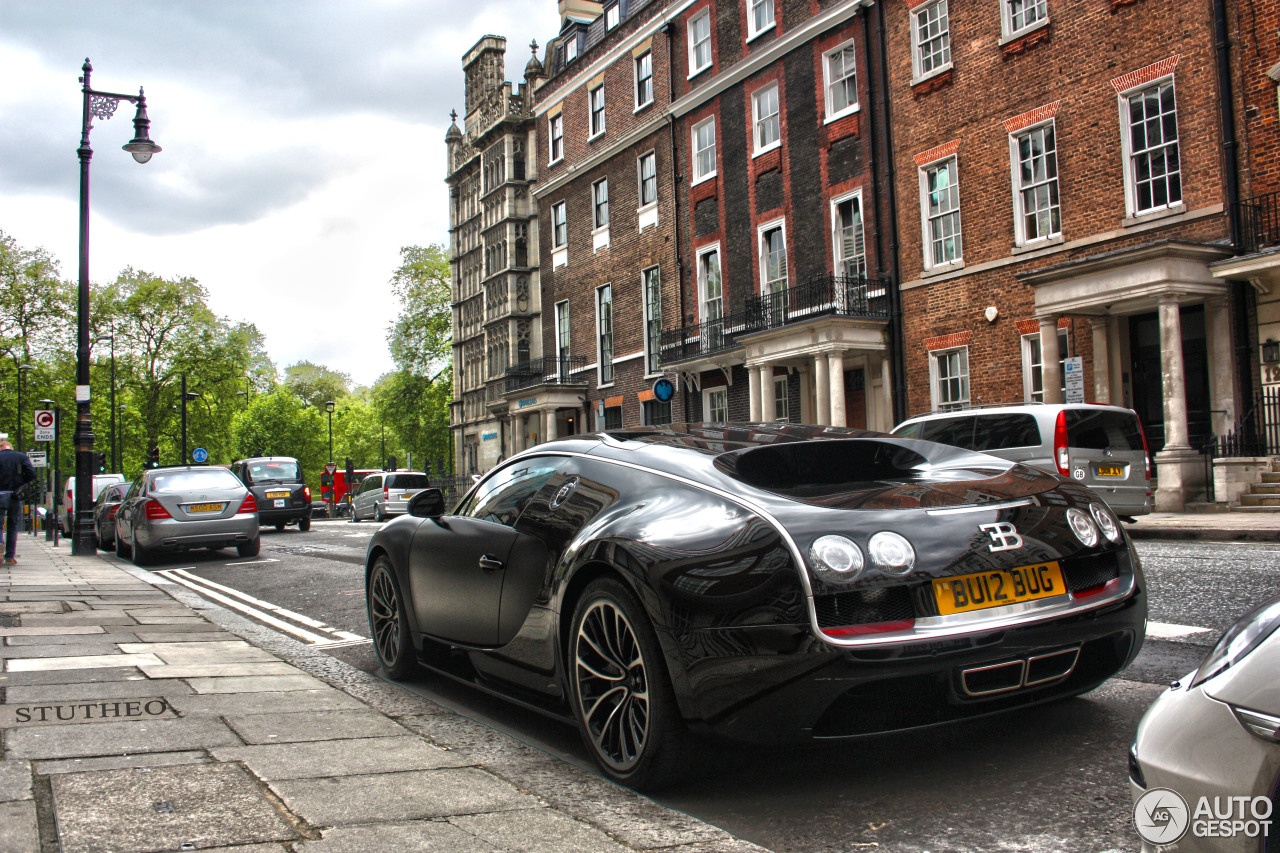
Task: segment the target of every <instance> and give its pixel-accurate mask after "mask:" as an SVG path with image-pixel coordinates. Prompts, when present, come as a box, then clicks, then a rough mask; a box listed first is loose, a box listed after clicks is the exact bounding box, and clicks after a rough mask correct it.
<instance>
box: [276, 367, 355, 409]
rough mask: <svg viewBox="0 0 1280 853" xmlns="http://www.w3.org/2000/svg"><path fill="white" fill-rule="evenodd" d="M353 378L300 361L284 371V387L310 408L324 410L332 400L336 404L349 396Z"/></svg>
mask: <svg viewBox="0 0 1280 853" xmlns="http://www.w3.org/2000/svg"><path fill="white" fill-rule="evenodd" d="M350 385H351V377H350V376H348V375H347V374H345V373H339V372H338V371H336V370H330V369H329V368H327V367H325V366H324V365H323V364H312V363H311V362H309V361H300V362H298V363H297V364H291V365H289V366H288V367H286V368H285V369H284V386H285V387H286V388H288V389H289V390H290V391H292V392H293V394H294V396H296V397H297V398H298V399H299V400H302V401H303V402H305V403H306V404H307V405H309V406H315V407H317V408H320V409H323V408H324V404H325V403H327V402H328V401H330V400H333V401H334V402H335V403H336V402H337V401H338V400H341V399H342V398H343V397H345V396H347V394H348V393H349V392H348V390H347V389H348V388H349V387H350Z"/></svg>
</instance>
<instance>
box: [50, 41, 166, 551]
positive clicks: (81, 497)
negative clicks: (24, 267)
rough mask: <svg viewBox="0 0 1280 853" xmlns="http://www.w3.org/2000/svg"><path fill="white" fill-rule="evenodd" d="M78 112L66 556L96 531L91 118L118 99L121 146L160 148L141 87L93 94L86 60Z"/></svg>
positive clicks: (143, 158)
mask: <svg viewBox="0 0 1280 853" xmlns="http://www.w3.org/2000/svg"><path fill="white" fill-rule="evenodd" d="M81 71H83V72H84V76H82V77H81V78H80V82H81V83H82V84H83V87H82V91H83V93H84V110H83V113H82V119H81V123H80V147H79V149H77V150H76V154H77V156H79V158H80V286H79V310H78V311H77V314H76V431H75V448H76V495H75V507H76V517H75V534H74V536H73V537H72V539H71V553H72V554H84V555H92V554H96V553H97V551H98V542H97V533H95V532H94V529H93V418H92V415H91V413H90V411H89V161H90V160H92V159H93V149H92V148H90V147H89V131H90V130H92V129H93V121H92V119H94V118H97V119H101V120H103V121H105V120H106V119H109V118H111V117H112V116H113V115H115V112H116V107H118V106H120V102H121V101H128V102H129V103H131V104H136V105H137V107H138V110H137V112H136V113H134V116H133V131H134V135H133V139H132V140H130V141H129V143H128V144H127V145H125V146H123V147H124V150H125V151H128V152H129V153H130V154H132V155H133V159H134V160H137V161H138V162H139V163H145V162H147V161H148V160H150V159H151V155H152V154H155V153H157V152H159V151H160V146H158V145H156V144H155V143H154V142H152V141H151V139H150V137H149V136H148V135H147V134H148V128H150V126H151V120H150V119H149V118H147V97H146V95H145V94H144V93H143V91H142V89H141V88H139V89H138V94H137V95H119V94H116V93H113V92H99V91H96V90H94V89H93V88H92V87H91V86H90V85H89V75H90V74H91V73H92V72H93V66H92V65H90V64H89V60H88V59H87V58H86V59H85V61H84V66H83V67H82V68H81Z"/></svg>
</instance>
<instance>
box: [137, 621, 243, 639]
mask: <svg viewBox="0 0 1280 853" xmlns="http://www.w3.org/2000/svg"><path fill="white" fill-rule="evenodd" d="M175 627H179V628H180V627H181V626H174V625H147V626H145V627H143V626H138V630H136V631H134V632H133V633H134V636H136V637H137V638H138V642H140V643H220V642H222V638H223V637H225V636H227V635H226V634H225V633H223V632H222V631H205V630H199V629H196V628H195V626H193V627H192V628H190V629H187V628H182V630H181V631H167V632H165V631H161V630H159V629H169V628H175Z"/></svg>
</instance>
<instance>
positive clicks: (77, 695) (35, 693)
mask: <svg viewBox="0 0 1280 853" xmlns="http://www.w3.org/2000/svg"><path fill="white" fill-rule="evenodd" d="M190 695H191V688H190V687H188V686H187V683H186V682H185V681H180V680H178V679H164V680H155V679H150V678H139V679H137V680H135V681H99V682H92V683H86V684H38V685H32V686H30V687H10V688H8V689H7V690H5V694H4V697H5V703H6V704H8V705H21V704H26V703H29V702H49V701H55V700H57V701H65V702H74V701H76V700H82V699H132V698H134V697H136V696H164V697H165V698H166V699H168V700H169V704H171V705H172V704H173V699H174V698H175V697H178V696H190ZM175 707H177V706H175ZM179 710H181V709H179Z"/></svg>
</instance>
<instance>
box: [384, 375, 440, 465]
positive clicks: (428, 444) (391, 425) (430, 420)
mask: <svg viewBox="0 0 1280 853" xmlns="http://www.w3.org/2000/svg"><path fill="white" fill-rule="evenodd" d="M374 393H375V395H376V396H377V399H378V401H379V403H380V406H381V411H382V418H383V422H384V423H385V424H386V425H387V432H388V439H387V442H388V443H387V452H388V453H391V452H392V451H391V438H390V434H391V433H392V432H394V433H395V435H396V437H397V438H398V441H397V442H396V445H397V448H398V449H399V450H400V451H402V452H400V453H398V454H396V458H397V460H398V461H400V462H401V464H403V460H404V459H405V457H406V454H410V453H411V454H412V459H413V467H414V468H417V469H418V470H426V469H427V465H428V464H430V466H431V471H432V473H434V472H435V471H436V467H437V466H438V465H439V463H440V462H443V463H444V466H445V471H446V472H450V471H452V468H453V444H452V439H451V437H450V433H449V401H450V400H451V399H452V397H453V369H452V368H446V369H445V370H443V371H441V372H440V373H439V374H438V375H437V376H436V377H435V378H434V379H428V378H427V377H425V376H417V375H414V374H412V373H409V372H407V371H404V370H401V371H398V372H396V373H392V374H390V375H388V376H384V377H383V378H382V379H381V380H380V381H379V382H378V384H377V386H376V387H375V389H374Z"/></svg>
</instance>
